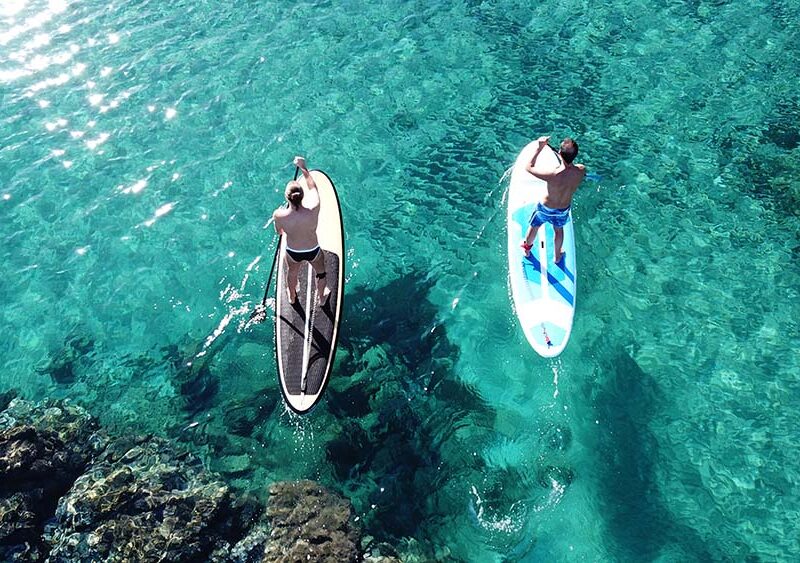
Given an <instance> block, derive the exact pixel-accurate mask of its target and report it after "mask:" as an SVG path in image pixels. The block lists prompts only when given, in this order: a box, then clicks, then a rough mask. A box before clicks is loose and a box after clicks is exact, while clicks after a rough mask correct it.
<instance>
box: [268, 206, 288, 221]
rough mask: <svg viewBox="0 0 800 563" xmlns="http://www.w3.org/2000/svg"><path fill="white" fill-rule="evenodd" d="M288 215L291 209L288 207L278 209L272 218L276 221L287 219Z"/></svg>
mask: <svg viewBox="0 0 800 563" xmlns="http://www.w3.org/2000/svg"><path fill="white" fill-rule="evenodd" d="M288 214H289V208H288V207H279V208H278V209H276V210H275V211H274V212H273V213H272V217H273V218H274V219H279V218H282V217H286V216H287V215H288Z"/></svg>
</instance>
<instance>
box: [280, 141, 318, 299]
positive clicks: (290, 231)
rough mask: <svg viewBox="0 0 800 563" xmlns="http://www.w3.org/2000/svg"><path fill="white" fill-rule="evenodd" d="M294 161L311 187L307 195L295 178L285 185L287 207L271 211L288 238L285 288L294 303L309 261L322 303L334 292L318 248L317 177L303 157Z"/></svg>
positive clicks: (283, 233) (285, 256) (281, 233)
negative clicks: (303, 264) (313, 174)
mask: <svg viewBox="0 0 800 563" xmlns="http://www.w3.org/2000/svg"><path fill="white" fill-rule="evenodd" d="M294 164H295V166H297V167H298V168H299V169H300V171H301V172H302V173H303V178H305V180H306V185H307V186H308V195H306V194H305V192H304V191H303V187H302V186H301V185H300V183H299V182H297V181H296V180H292V181H291V182H289V183H288V184H286V192H285V195H286V201H288V202H289V205H288V206H287V207H279V208H278V209H276V210H275V212H274V213H273V214H272V218H273V220H274V222H275V230H276V231H277V232H278V234H279V235H284V236H285V237H286V253H285V254H284V260H286V290H287V291H288V293H289V302H290V303H292V304H294V301H295V299H296V298H297V285H298V274H299V273H300V266H301V264H302V263H303V262H310V263H311V266H312V267H313V268H314V272H315V273H316V278H317V296H318V298H319V299H318V300H319V304H320V305H324V304H325V301H326V300H327V299H328V296H329V295H330V293H331V290H330V288H329V287H328V283H327V281H326V279H325V277H326V272H325V252H324V251H323V250H322V249H321V248H320V247H319V240H318V239H317V224H318V223H319V206H320V199H319V192H318V191H317V184H316V183H315V182H314V178H313V177H312V176H311V173H310V172H309V171H308V168H307V167H306V160H305V159H304V158H303V157H302V156H296V157H295V158H294Z"/></svg>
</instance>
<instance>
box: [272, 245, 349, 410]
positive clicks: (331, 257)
mask: <svg viewBox="0 0 800 563" xmlns="http://www.w3.org/2000/svg"><path fill="white" fill-rule="evenodd" d="M325 271H326V272H327V277H329V278H330V282H328V283H329V287H330V288H331V294H330V296H328V301H327V302H326V303H325V305H324V306H322V307H320V306H318V305H317V304H316V303H317V292H316V280H315V278H314V271H313V268H311V266H310V265H303V266H301V267H300V273H299V275H298V278H299V281H300V290H299V291H298V292H297V296H298V297H297V299H296V300H295V302H294V304H291V303H289V299H288V298H287V299H283V300H282V302H281V308H280V311H278V316H279V323H278V326H279V330H280V331H281V342H282V346H283V348H284V349H286V350H292V351H295V350H299V351H301V353H299V354H287V355H286V357H285V359H284V365H283V373H284V382H285V387H286V392H287V393H288V394H289V395H297V396H299V395H301V393H302V378H303V366H304V364H305V362H306V361H307V362H308V368H307V369H306V389H305V393H306V394H308V395H316V394H318V393H319V392H320V389H321V387H322V383H323V381H324V376H325V371H326V370H327V367H328V356H329V355H330V353H331V336H332V335H333V328H334V327H333V324H334V322H335V317H334V313H335V311H336V310H337V308H338V305H339V303H338V298H339V296H338V295H337V289H338V288H337V286H338V276H339V257H338V256H337V255H336V254H334V253H332V252H326V253H325ZM309 278H310V279H311V283H312V284H313V287H311V291H310V292H309V287H308V282H309ZM331 282H333V283H331ZM282 290H283V291H286V282H285V281H284V283H283V284H282ZM309 293H310V294H311V295H310V299H308V298H307V297H308V296H309ZM309 301H310V304H309ZM309 315H310V316H311V317H312V318H308V317H309ZM306 320H308V328H307V325H306ZM312 320H313V324H311V321H312ZM309 328H313V330H308V329H309ZM309 335H311V338H310V339H309ZM306 348H308V350H306Z"/></svg>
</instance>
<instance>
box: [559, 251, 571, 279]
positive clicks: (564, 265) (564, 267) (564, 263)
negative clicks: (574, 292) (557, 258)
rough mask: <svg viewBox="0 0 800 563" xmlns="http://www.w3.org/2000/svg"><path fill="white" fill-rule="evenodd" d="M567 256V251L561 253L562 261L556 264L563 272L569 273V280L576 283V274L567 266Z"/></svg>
mask: <svg viewBox="0 0 800 563" xmlns="http://www.w3.org/2000/svg"><path fill="white" fill-rule="evenodd" d="M566 256H567V253H566V252H564V253H563V254H562V255H561V262H559V263H558V264H556V266H558V268H559V269H560V270H561V271H562V272H564V273H565V274H567V277H568V278H569V281H571V282H572V283H575V274H573V273H572V272H570V271H569V268H567V259H566Z"/></svg>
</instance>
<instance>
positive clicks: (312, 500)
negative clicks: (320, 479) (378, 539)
mask: <svg viewBox="0 0 800 563" xmlns="http://www.w3.org/2000/svg"><path fill="white" fill-rule="evenodd" d="M269 495H270V496H269V507H268V508H267V518H268V520H269V523H270V527H271V533H270V542H269V543H268V544H267V549H266V552H265V556H264V559H263V561H265V562H278V561H281V562H283V561H320V562H330V563H334V562H335V563H345V562H349V561H352V562H355V561H359V560H360V554H359V548H358V545H359V538H360V531H359V530H358V528H357V527H356V526H355V525H354V522H353V518H352V516H353V511H352V507H351V506H350V503H349V502H348V501H347V500H345V499H343V498H341V497H339V496H337V495H335V494H333V493H332V492H330V491H329V490H327V489H326V488H325V487H323V486H321V485H320V484H318V483H315V482H313V481H286V482H279V483H273V484H272V485H271V486H270V488H269Z"/></svg>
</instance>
